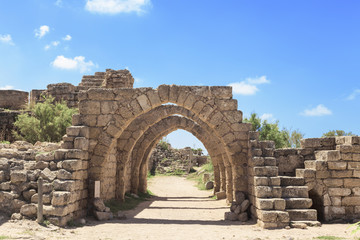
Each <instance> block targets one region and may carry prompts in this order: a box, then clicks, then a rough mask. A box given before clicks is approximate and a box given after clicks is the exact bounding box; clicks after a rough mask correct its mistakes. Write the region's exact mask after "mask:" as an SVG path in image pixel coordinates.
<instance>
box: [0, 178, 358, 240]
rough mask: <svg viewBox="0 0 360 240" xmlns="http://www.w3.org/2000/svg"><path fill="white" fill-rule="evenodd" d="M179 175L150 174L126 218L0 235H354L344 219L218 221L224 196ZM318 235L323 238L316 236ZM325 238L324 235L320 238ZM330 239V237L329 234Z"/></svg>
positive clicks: (6, 226)
mask: <svg viewBox="0 0 360 240" xmlns="http://www.w3.org/2000/svg"><path fill="white" fill-rule="evenodd" d="M193 185H194V183H193V182H191V181H189V180H186V179H184V178H181V177H155V178H153V179H151V180H150V182H149V189H150V190H151V191H152V192H153V193H154V194H156V195H157V197H154V198H153V199H152V200H151V201H147V202H143V203H142V204H140V205H139V206H138V207H137V208H136V209H134V210H130V211H127V212H126V215H127V219H126V220H112V221H107V222H98V221H95V220H94V219H87V223H86V225H85V226H83V227H77V228H59V227H56V226H48V227H43V226H41V225H38V224H37V223H36V222H34V221H29V220H22V221H17V222H10V221H4V220H3V221H1V222H0V224H1V225H0V239H6V238H1V237H2V236H7V237H9V238H14V239H134V240H135V239H136V240H139V239H155V240H165V239H166V240H167V239H252V240H255V239H256V240H260V239H286V240H290V239H294V240H295V239H318V237H321V236H336V237H340V238H341V239H356V236H357V237H360V235H359V234H358V235H356V236H354V235H351V234H350V232H351V229H349V228H348V227H349V225H348V224H331V225H330V224H323V225H322V227H312V228H308V229H289V230H286V229H280V230H264V229H261V228H259V227H257V226H256V225H255V223H254V222H248V223H246V224H241V223H238V222H229V221H224V220H223V218H224V212H226V211H228V209H229V208H228V207H227V206H226V203H225V201H224V200H221V201H216V200H213V199H211V198H210V197H209V196H210V195H211V191H200V190H198V189H197V188H195V187H194V186H193ZM320 239H324V238H320ZM326 239H330V238H326ZM331 239H333V238H331Z"/></svg>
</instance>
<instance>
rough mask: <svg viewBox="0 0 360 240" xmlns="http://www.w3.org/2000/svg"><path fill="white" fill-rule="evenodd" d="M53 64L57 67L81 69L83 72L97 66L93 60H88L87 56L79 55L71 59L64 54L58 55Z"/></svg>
mask: <svg viewBox="0 0 360 240" xmlns="http://www.w3.org/2000/svg"><path fill="white" fill-rule="evenodd" d="M51 65H52V66H53V67H55V68H59V69H64V70H79V71H80V72H81V73H83V72H88V71H90V70H91V68H92V67H95V64H94V63H93V62H92V61H88V62H86V61H85V57H83V56H77V57H74V58H73V59H71V58H66V57H64V56H62V55H61V56H57V57H56V58H55V60H54V61H53V62H52V63H51Z"/></svg>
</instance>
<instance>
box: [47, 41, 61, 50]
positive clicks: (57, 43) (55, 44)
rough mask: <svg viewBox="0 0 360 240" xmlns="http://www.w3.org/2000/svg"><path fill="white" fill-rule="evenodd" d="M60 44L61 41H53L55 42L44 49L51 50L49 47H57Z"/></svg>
mask: <svg viewBox="0 0 360 240" xmlns="http://www.w3.org/2000/svg"><path fill="white" fill-rule="evenodd" d="M59 44H60V42H59V41H53V42H51V43H50V44H48V45H46V46H45V47H44V49H45V50H49V49H50V48H51V46H53V47H56V46H58V45H59Z"/></svg>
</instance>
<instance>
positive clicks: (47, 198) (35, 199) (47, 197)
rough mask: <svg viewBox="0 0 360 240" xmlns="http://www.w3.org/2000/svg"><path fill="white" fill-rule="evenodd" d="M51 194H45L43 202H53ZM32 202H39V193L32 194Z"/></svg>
mask: <svg viewBox="0 0 360 240" xmlns="http://www.w3.org/2000/svg"><path fill="white" fill-rule="evenodd" d="M51 198H52V196H51V194H44V195H43V203H44V204H50V203H51ZM30 201H31V202H32V203H38V201H39V195H38V194H37V193H35V194H34V195H32V196H31V200H30Z"/></svg>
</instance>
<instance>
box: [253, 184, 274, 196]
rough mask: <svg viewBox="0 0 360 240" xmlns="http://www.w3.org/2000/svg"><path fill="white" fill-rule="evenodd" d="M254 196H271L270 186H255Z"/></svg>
mask: <svg viewBox="0 0 360 240" xmlns="http://www.w3.org/2000/svg"><path fill="white" fill-rule="evenodd" d="M255 196H256V197H258V198H268V197H273V193H272V188H271V187H269V186H255Z"/></svg>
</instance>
